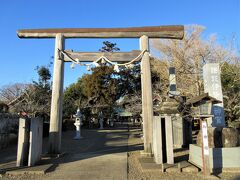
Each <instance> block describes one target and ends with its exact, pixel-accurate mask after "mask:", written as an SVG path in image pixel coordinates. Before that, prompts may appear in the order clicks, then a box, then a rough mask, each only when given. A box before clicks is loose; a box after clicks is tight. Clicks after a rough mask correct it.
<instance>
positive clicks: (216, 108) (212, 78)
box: [203, 63, 225, 127]
mask: <svg viewBox="0 0 240 180" xmlns="http://www.w3.org/2000/svg"><path fill="white" fill-rule="evenodd" d="M203 81H204V92H205V93H208V94H209V96H211V97H214V98H215V99H217V100H219V101H221V102H223V94H222V85H221V77H220V68H219V63H207V64H205V65H204V66H203ZM212 114H213V115H214V117H213V118H212V122H211V123H210V124H211V126H212V127H225V117H224V107H223V103H218V104H214V105H213V108H212Z"/></svg>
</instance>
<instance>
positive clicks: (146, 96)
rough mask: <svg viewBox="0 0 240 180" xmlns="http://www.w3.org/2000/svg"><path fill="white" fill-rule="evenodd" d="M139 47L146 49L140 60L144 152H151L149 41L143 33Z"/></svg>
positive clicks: (151, 107)
mask: <svg viewBox="0 0 240 180" xmlns="http://www.w3.org/2000/svg"><path fill="white" fill-rule="evenodd" d="M140 49H141V50H142V51H143V50H147V51H146V52H145V53H144V54H143V57H142V62H141V86H142V118H143V138H144V153H146V154H152V128H153V127H152V123H153V122H152V121H153V102H152V81H151V71H150V57H149V41H148V37H147V36H145V35H144V36H142V37H141V38H140Z"/></svg>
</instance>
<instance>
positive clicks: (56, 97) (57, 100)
mask: <svg viewBox="0 0 240 180" xmlns="http://www.w3.org/2000/svg"><path fill="white" fill-rule="evenodd" d="M59 50H64V37H63V35H62V34H57V35H56V41H55V56H54V71H53V87H52V103H51V116H50V129H49V149H48V153H49V154H59V153H60V151H61V131H62V100H63V81H64V61H63V57H62V54H60V53H59Z"/></svg>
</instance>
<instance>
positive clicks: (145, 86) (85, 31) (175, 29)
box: [17, 26, 184, 154]
mask: <svg viewBox="0 0 240 180" xmlns="http://www.w3.org/2000/svg"><path fill="white" fill-rule="evenodd" d="M17 35H18V37H19V38H55V55H54V71H53V87H52V101H51V116H50V129H49V149H48V153H50V154H59V153H60V152H61V130H62V101H63V81H64V61H65V60H64V55H63V54H62V53H59V51H64V48H65V47H64V46H65V39H66V38H140V50H141V51H145V52H144V54H143V56H142V62H141V85H142V118H143V134H144V153H146V154H152V128H153V127H152V121H153V104H152V82H151V72H150V62H149V60H150V58H149V38H166V39H182V38H183V36H184V27H183V26H151V27H134V28H64V29H23V30H18V31H17ZM66 52H68V53H69V54H70V55H71V56H72V57H74V58H78V59H79V61H95V60H96V59H95V58H96V57H99V56H101V52H96V53H76V52H70V51H66ZM135 54H136V52H135ZM110 56H111V61H115V62H123V61H125V62H126V61H129V59H128V58H129V57H132V56H134V52H128V53H123V52H122V54H121V53H119V52H113V53H111V54H110Z"/></svg>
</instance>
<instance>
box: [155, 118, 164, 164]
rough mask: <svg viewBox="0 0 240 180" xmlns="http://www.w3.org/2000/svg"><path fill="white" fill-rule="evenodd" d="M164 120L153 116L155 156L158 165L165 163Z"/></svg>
mask: <svg viewBox="0 0 240 180" xmlns="http://www.w3.org/2000/svg"><path fill="white" fill-rule="evenodd" d="M161 124H162V119H161V117H160V116H153V154H154V161H155V162H156V163H157V164H162V163H163V153H162V127H161V126H162V125H161Z"/></svg>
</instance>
